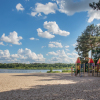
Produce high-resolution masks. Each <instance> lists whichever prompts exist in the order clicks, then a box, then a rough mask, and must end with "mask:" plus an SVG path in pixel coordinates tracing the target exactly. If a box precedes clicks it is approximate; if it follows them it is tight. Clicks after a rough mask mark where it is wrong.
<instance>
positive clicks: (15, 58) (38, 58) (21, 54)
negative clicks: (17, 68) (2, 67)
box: [0, 48, 45, 63]
mask: <svg viewBox="0 0 100 100" xmlns="http://www.w3.org/2000/svg"><path fill="white" fill-rule="evenodd" d="M0 62H1V63H15V62H18V63H27V62H28V63H34V62H45V58H44V57H43V55H42V54H36V53H35V52H32V51H31V50H30V49H28V48H25V50H23V49H19V50H18V53H17V54H12V55H11V54H10V52H9V50H0Z"/></svg>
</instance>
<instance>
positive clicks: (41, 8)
mask: <svg viewBox="0 0 100 100" xmlns="http://www.w3.org/2000/svg"><path fill="white" fill-rule="evenodd" d="M56 9H57V4H56V3H52V2H48V3H46V4H42V3H36V4H35V8H34V9H33V11H32V12H31V16H36V15H37V14H39V13H44V14H45V15H48V14H50V13H55V12H56Z"/></svg>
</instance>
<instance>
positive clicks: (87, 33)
mask: <svg viewBox="0 0 100 100" xmlns="http://www.w3.org/2000/svg"><path fill="white" fill-rule="evenodd" d="M77 43H78V45H76V48H75V50H76V51H77V52H78V54H79V56H80V60H81V63H87V62H88V59H86V57H88V56H89V55H88V52H89V51H90V50H94V49H96V47H97V46H98V45H100V27H98V26H94V24H92V25H89V26H87V27H86V29H85V30H84V32H82V35H81V36H79V37H78V39H77ZM94 53H95V52H93V54H94ZM91 55H92V54H91Z"/></svg>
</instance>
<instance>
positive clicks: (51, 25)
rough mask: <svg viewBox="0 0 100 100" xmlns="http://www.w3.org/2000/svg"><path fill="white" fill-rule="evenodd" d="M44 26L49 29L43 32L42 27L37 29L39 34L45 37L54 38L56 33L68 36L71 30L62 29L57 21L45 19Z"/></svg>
mask: <svg viewBox="0 0 100 100" xmlns="http://www.w3.org/2000/svg"><path fill="white" fill-rule="evenodd" d="M43 26H44V28H45V29H47V31H45V32H43V31H42V29H41V28H38V29H37V32H38V36H40V37H44V38H49V39H50V38H54V37H55V36H54V34H56V35H61V36H68V35H69V34H70V32H67V31H64V30H61V29H60V28H59V26H58V25H57V23H56V22H55V21H49V22H47V21H45V22H44V24H43Z"/></svg>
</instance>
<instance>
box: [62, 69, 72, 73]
mask: <svg viewBox="0 0 100 100" xmlns="http://www.w3.org/2000/svg"><path fill="white" fill-rule="evenodd" d="M69 72H71V70H62V73H69Z"/></svg>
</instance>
